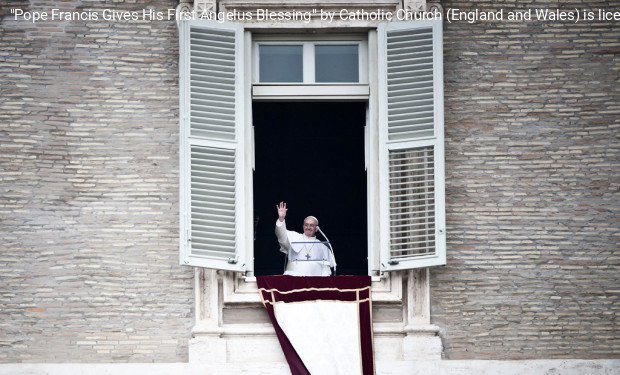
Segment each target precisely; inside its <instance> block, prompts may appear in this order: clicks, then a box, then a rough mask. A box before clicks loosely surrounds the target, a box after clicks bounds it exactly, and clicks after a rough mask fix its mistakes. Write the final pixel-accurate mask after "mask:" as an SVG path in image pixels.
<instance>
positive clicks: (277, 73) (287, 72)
mask: <svg viewBox="0 0 620 375" xmlns="http://www.w3.org/2000/svg"><path fill="white" fill-rule="evenodd" d="M258 51H259V52H258V53H259V60H258V61H259V65H260V66H259V81H260V82H303V80H304V71H303V46H286V45H284V46H283V45H279V46H273V45H261V46H259V47H258Z"/></svg>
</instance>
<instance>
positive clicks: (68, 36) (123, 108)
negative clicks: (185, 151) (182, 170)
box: [0, 0, 193, 362]
mask: <svg viewBox="0 0 620 375" xmlns="http://www.w3.org/2000/svg"><path fill="white" fill-rule="evenodd" d="M31 4H32V5H31V6H29V7H28V8H27V9H29V10H39V11H48V12H49V11H50V10H51V9H52V8H59V9H60V10H64V11H84V9H87V8H88V9H97V10H99V11H100V12H101V11H102V10H103V9H106V8H109V9H115V10H117V11H123V10H129V11H133V10H136V9H142V8H150V7H152V8H154V9H160V10H164V9H168V8H174V7H175V5H176V4H175V1H133V2H126V3H119V2H100V1H86V0H85V1H63V2H57V3H56V4H55V6H49V5H47V4H49V3H46V2H31ZM11 8H24V4H23V2H22V1H8V2H4V3H3V5H2V9H1V10H0V12H1V13H2V14H1V18H2V31H1V32H0V46H1V47H0V80H1V81H2V83H1V89H0V249H1V250H0V279H1V280H2V281H1V282H0V362H68V361H73V362H115V361H118V362H127V361H129V362H153V361H154V362H178V361H186V360H187V357H188V353H187V345H188V340H189V338H190V330H191V327H192V325H193V291H192V288H193V284H192V280H193V271H192V269H190V268H186V267H181V266H179V265H178V258H179V255H178V222H179V220H178V211H179V207H178V189H179V184H178V177H179V176H178V165H179V163H178V34H177V29H176V25H175V23H174V22H173V21H170V22H118V21H117V22H108V21H105V20H101V19H99V20H98V21H75V20H73V21H58V20H56V21H47V22H46V21H39V22H36V23H32V22H31V23H28V22H24V21H19V22H17V21H14V20H13V19H12V17H11V14H10V13H9V12H10V9H11Z"/></svg>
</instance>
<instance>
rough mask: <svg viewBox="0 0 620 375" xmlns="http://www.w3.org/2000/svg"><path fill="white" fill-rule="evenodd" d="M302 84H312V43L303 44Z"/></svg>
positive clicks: (313, 80) (313, 78)
mask: <svg viewBox="0 0 620 375" xmlns="http://www.w3.org/2000/svg"><path fill="white" fill-rule="evenodd" d="M303 56H304V59H303V61H304V83H314V82H315V77H314V43H312V42H306V43H304V55H303Z"/></svg>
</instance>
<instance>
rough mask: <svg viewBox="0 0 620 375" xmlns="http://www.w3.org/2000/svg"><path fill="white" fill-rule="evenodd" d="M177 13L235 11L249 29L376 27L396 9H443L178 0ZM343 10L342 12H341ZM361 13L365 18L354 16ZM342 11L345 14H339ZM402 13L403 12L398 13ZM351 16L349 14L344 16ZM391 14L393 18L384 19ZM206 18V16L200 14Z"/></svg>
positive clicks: (396, 2)
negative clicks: (287, 16)
mask: <svg viewBox="0 0 620 375" xmlns="http://www.w3.org/2000/svg"><path fill="white" fill-rule="evenodd" d="M177 11H178V12H188V13H193V14H194V15H197V16H198V17H200V15H207V14H216V15H217V14H218V13H228V12H236V13H237V14H240V15H248V14H249V15H250V16H249V17H247V16H245V17H243V18H240V19H237V20H235V21H237V22H243V23H245V24H246V25H247V26H248V27H250V28H252V29H270V30H274V29H280V30H286V29H296V28H306V29H308V28H315V29H333V28H337V29H343V28H346V29H351V30H354V29H367V28H373V27H376V26H377V24H379V23H381V22H389V21H394V20H396V15H397V14H399V13H398V12H399V11H401V12H402V11H405V12H409V13H420V12H441V13H443V8H442V6H441V4H440V1H439V0H429V1H427V0H379V1H371V0H356V1H344V0H323V1H313V2H310V1H303V0H293V1H283V0H180V1H179V5H178V7H177ZM265 11H269V12H270V13H272V14H281V13H287V12H288V13H289V14H290V13H291V12H297V13H298V14H304V16H306V17H305V18H303V19H301V18H299V17H298V18H295V19H284V20H282V19H266V18H261V17H260V13H261V12H265ZM329 12H331V13H332V14H335V15H336V17H333V19H331V20H326V19H324V18H323V19H322V18H321V14H325V13H329ZM342 12H344V13H342ZM360 12H361V13H362V15H364V14H365V15H366V17H359V16H358V17H356V15H359V14H360ZM342 14H344V15H345V17H344V19H343V17H341V15H342ZM400 14H403V13H400ZM347 15H352V17H350V18H349V17H347ZM389 15H391V16H392V18H389V19H388V18H386V16H389ZM201 18H205V17H201Z"/></svg>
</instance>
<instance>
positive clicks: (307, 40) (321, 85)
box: [251, 33, 370, 100]
mask: <svg viewBox="0 0 620 375" xmlns="http://www.w3.org/2000/svg"><path fill="white" fill-rule="evenodd" d="M329 44H332V45H351V44H357V45H358V46H359V51H358V53H359V54H358V56H359V81H358V82H315V79H314V78H315V71H314V67H315V66H314V57H315V56H314V46H315V45H329ZM260 45H301V46H303V62H302V63H303V77H304V80H303V82H259V69H260V61H259V54H258V49H259V47H260ZM251 53H252V97H253V98H254V99H256V100H278V99H287V100H288V99H294V100H315V99H322V100H339V99H341V100H368V98H369V95H370V92H369V84H368V80H369V69H368V41H367V34H355V33H354V34H330V35H303V36H302V35H300V36H296V35H254V36H253V40H252V51H251ZM326 93H327V94H326Z"/></svg>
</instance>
